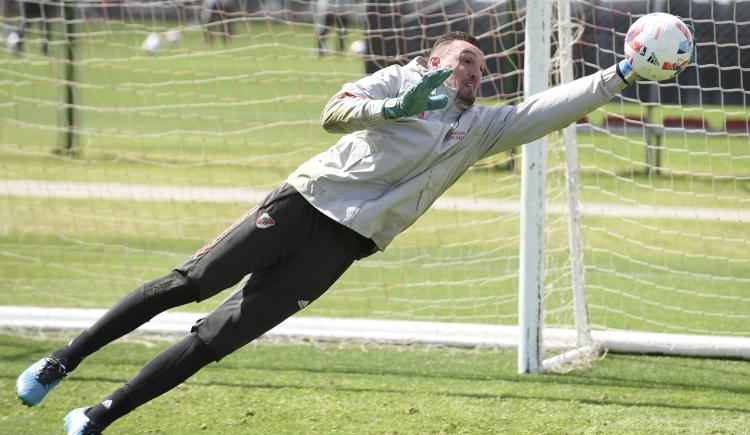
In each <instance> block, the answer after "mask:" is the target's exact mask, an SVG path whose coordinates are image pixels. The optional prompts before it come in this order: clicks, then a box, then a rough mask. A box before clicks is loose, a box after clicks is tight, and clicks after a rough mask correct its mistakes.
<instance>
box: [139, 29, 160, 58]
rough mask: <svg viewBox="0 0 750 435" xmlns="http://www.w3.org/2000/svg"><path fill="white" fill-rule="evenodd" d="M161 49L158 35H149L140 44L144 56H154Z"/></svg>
mask: <svg viewBox="0 0 750 435" xmlns="http://www.w3.org/2000/svg"><path fill="white" fill-rule="evenodd" d="M160 48H161V36H159V34H158V33H153V32H152V33H149V34H148V36H147V37H146V39H145V40H144V41H143V44H141V50H143V51H145V52H146V54H150V55H154V54H156V52H157V51H159V49H160Z"/></svg>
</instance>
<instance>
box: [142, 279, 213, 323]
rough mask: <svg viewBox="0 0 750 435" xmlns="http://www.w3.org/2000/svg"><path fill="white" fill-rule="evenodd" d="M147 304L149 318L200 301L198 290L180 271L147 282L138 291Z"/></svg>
mask: <svg viewBox="0 0 750 435" xmlns="http://www.w3.org/2000/svg"><path fill="white" fill-rule="evenodd" d="M136 291H137V292H139V293H140V294H141V297H142V298H143V301H144V302H146V305H145V307H146V310H147V312H146V313H144V314H146V316H147V318H149V319H150V318H151V317H153V316H154V315H156V314H158V313H160V312H162V311H165V310H168V309H170V308H174V307H177V306H180V305H184V304H187V303H189V302H197V301H198V300H199V299H200V294H199V291H198V289H197V288H196V287H195V286H194V285H192V284H191V283H190V282H189V281H188V279H187V278H186V277H185V276H184V275H183V274H182V273H180V272H179V271H172V272H170V273H169V274H167V275H165V276H163V277H161V278H158V279H155V280H153V281H150V282H147V283H146V284H144V285H142V286H141V287H140V288H138V289H137V290H136Z"/></svg>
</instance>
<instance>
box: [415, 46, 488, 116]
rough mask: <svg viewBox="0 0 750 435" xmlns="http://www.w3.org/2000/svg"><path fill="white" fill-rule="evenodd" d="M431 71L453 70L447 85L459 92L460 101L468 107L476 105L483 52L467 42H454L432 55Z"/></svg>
mask: <svg viewBox="0 0 750 435" xmlns="http://www.w3.org/2000/svg"><path fill="white" fill-rule="evenodd" d="M428 63H429V66H430V69H431V70H433V69H438V68H444V67H450V68H453V74H451V76H450V77H448V80H446V81H445V84H446V85H448V86H450V87H451V88H453V89H455V90H456V91H458V99H459V101H461V102H462V103H464V104H466V105H467V106H471V105H472V104H474V99H475V98H476V94H477V90H478V89H479V83H480V82H481V80H482V68H484V66H485V63H484V53H482V50H480V49H478V48H477V47H475V46H473V45H472V44H471V43H469V42H466V41H452V42H451V43H450V44H448V45H445V46H443V47H438V49H437V50H435V51H434V52H433V53H431V54H430V59H429V62H428Z"/></svg>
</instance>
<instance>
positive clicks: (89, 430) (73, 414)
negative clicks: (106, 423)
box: [65, 406, 104, 435]
mask: <svg viewBox="0 0 750 435" xmlns="http://www.w3.org/2000/svg"><path fill="white" fill-rule="evenodd" d="M90 408H91V407H90V406H86V407H84V408H76V409H74V410H72V411H70V412H69V413H68V415H66V416H65V433H66V434H68V435H100V434H101V433H102V431H103V430H104V427H103V426H102V425H100V424H96V423H94V422H93V421H91V420H89V418H88V417H87V416H86V411H88V410H89V409H90Z"/></svg>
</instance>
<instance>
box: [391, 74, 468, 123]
mask: <svg viewBox="0 0 750 435" xmlns="http://www.w3.org/2000/svg"><path fill="white" fill-rule="evenodd" d="M452 73H453V70H452V69H451V68H441V69H438V70H435V71H430V72H428V73H427V74H425V75H424V76H422V80H420V81H419V83H417V84H416V85H414V86H412V87H411V88H409V89H408V90H407V91H406V92H404V94H403V95H401V96H399V97H398V98H387V99H386V100H385V104H383V116H384V117H385V118H386V119H396V118H404V117H409V116H414V115H416V114H418V113H420V112H424V111H426V110H436V109H442V108H443V107H445V106H447V105H448V96H447V95H433V96H431V95H430V94H431V93H432V91H434V90H435V89H436V88H437V87H438V86H440V85H441V84H442V83H443V82H444V81H445V80H446V79H447V78H448V77H449V76H450V75H451V74H452Z"/></svg>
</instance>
